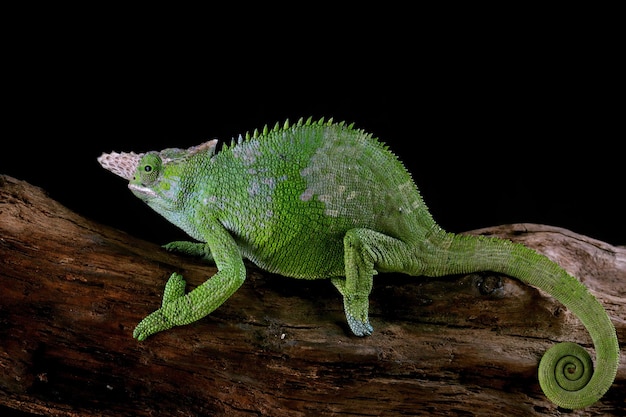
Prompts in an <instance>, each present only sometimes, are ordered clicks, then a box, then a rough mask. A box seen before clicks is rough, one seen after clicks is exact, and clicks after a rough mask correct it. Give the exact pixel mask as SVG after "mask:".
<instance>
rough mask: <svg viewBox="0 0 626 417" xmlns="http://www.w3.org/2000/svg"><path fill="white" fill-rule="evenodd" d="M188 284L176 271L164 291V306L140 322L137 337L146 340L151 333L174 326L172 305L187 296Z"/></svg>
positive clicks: (136, 329) (134, 334)
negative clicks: (186, 287)
mask: <svg viewBox="0 0 626 417" xmlns="http://www.w3.org/2000/svg"><path fill="white" fill-rule="evenodd" d="M186 285H187V283H186V282H185V280H184V279H183V276H182V275H180V274H177V273H176V272H174V273H173V274H172V275H171V276H170V278H169V279H168V280H167V284H165V290H164V291H163V302H162V307H161V308H160V309H158V310H157V311H155V312H153V313H152V314H150V315H148V316H147V317H146V318H144V319H143V320H141V322H139V324H138V325H137V327H135V330H134V331H133V337H134V338H135V339H137V340H145V339H146V338H147V337H148V336H150V335H153V334H155V333H158V332H161V331H163V330H167V329H170V328H172V327H174V325H175V323H173V322H172V320H171V316H172V315H171V312H170V310H171V305H172V304H173V303H175V302H176V300H179V299H180V298H182V297H184V296H185V286H186ZM167 313H170V314H167Z"/></svg>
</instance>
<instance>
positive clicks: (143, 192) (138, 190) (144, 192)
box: [128, 183, 157, 198]
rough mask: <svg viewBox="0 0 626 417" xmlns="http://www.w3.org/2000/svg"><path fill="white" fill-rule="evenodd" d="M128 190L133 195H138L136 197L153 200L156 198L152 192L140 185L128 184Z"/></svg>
mask: <svg viewBox="0 0 626 417" xmlns="http://www.w3.org/2000/svg"><path fill="white" fill-rule="evenodd" d="M128 188H129V189H130V191H132V192H133V194H135V195H138V196H142V197H148V198H154V197H156V196H157V194H156V193H155V192H154V190H152V189H150V188H148V187H144V186H142V185H138V184H133V183H130V184H128Z"/></svg>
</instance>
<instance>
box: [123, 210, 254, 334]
mask: <svg viewBox="0 0 626 417" xmlns="http://www.w3.org/2000/svg"><path fill="white" fill-rule="evenodd" d="M206 223H207V226H206V228H207V237H206V238H207V245H206V250H207V253H213V254H214V259H215V264H216V265H217V269H218V272H217V273H216V274H215V275H214V276H213V277H211V278H209V279H208V280H207V281H205V282H204V283H203V284H202V285H200V286H198V287H197V288H195V289H194V290H193V291H191V292H189V293H187V294H185V281H184V280H183V278H182V276H181V275H180V274H172V276H171V277H170V279H169V280H168V282H167V284H166V286H165V292H164V294H163V302H162V306H161V308H159V309H158V310H156V311H155V312H154V313H152V314H150V315H149V316H147V317H146V318H145V319H143V320H142V321H141V322H140V323H139V324H138V325H137V327H136V328H135V331H134V332H133V336H134V337H135V338H136V339H138V340H145V339H146V338H147V337H148V336H150V335H152V334H154V333H157V332H160V331H163V330H167V329H170V328H172V327H174V326H182V325H185V324H190V323H193V322H194V321H197V320H199V319H201V318H203V317H205V316H206V315H208V314H210V313H211V312H213V311H214V310H215V309H216V308H218V307H219V306H220V305H222V303H224V302H225V301H226V300H227V299H228V298H229V297H230V296H231V295H232V294H233V293H234V292H235V291H237V289H238V288H239V287H240V286H241V285H242V284H243V282H244V280H245V278H246V269H245V266H244V263H243V258H242V256H241V253H240V252H239V248H238V247H237V244H236V243H235V240H234V239H233V237H232V236H231V235H230V233H229V232H228V231H227V230H226V229H225V228H224V227H223V226H222V225H221V224H220V223H219V222H217V221H216V220H208V221H207V222H206ZM209 248H210V252H209Z"/></svg>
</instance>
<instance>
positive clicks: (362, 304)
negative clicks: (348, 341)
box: [343, 296, 374, 336]
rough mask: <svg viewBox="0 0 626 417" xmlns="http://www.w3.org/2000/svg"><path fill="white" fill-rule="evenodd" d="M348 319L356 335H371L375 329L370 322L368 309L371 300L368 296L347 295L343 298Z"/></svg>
mask: <svg viewBox="0 0 626 417" xmlns="http://www.w3.org/2000/svg"><path fill="white" fill-rule="evenodd" d="M343 304H344V310H345V313H346V320H347V321H348V325H349V326H350V330H352V333H354V334H355V335H356V336H369V335H371V334H372V332H373V331H374V328H373V327H372V325H371V324H370V321H369V317H368V314H369V313H368V311H369V300H368V298H367V297H358V296H347V297H344V299H343Z"/></svg>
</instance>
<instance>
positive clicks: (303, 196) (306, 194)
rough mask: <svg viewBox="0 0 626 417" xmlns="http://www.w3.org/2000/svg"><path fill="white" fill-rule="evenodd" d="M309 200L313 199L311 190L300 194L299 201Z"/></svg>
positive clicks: (308, 189)
mask: <svg viewBox="0 0 626 417" xmlns="http://www.w3.org/2000/svg"><path fill="white" fill-rule="evenodd" d="M311 198H313V190H312V189H311V188H307V189H306V190H304V192H303V193H302V194H300V200H301V201H310V200H311Z"/></svg>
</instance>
